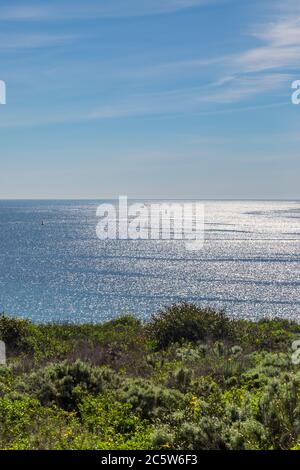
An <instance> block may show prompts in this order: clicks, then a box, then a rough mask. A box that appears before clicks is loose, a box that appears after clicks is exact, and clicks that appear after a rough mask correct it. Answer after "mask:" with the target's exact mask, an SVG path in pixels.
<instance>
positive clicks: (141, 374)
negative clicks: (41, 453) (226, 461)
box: [0, 304, 300, 450]
mask: <svg viewBox="0 0 300 470" xmlns="http://www.w3.org/2000/svg"><path fill="white" fill-rule="evenodd" d="M0 339H2V340H3V341H5V343H6V346H7V356H8V360H7V365H6V366H0V448H1V449H186V450H188V449H191V450H201V449H300V365H297V364H295V362H297V361H295V360H294V361H292V354H293V350H292V343H293V341H295V340H297V339H300V326H299V325H297V324H295V323H291V322H289V321H285V320H279V319H274V320H262V321H259V322H256V323H254V322H250V321H246V320H232V319H230V318H228V317H227V316H226V315H225V314H224V313H223V312H217V311H214V310H211V309H201V308H198V307H196V306H194V305H190V304H180V305H174V306H171V307H169V308H167V309H165V310H164V311H161V312H159V313H158V314H156V315H154V316H153V317H152V318H151V319H150V320H149V322H148V323H142V322H140V321H139V320H137V319H136V318H135V317H133V316H123V317H121V318H118V319H116V320H113V321H109V322H107V323H103V324H96V325H94V324H84V325H72V324H47V325H38V324H34V323H31V322H29V321H26V320H21V319H16V318H13V317H9V316H4V315H2V316H0ZM295 354H296V353H294V358H295V357H296V356H295ZM299 356H300V355H299Z"/></svg>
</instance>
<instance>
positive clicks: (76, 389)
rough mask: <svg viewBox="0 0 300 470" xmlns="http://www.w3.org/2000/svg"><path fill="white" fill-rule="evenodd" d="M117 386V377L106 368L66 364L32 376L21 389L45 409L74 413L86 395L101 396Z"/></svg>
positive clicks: (54, 365) (82, 364) (45, 369)
mask: <svg viewBox="0 0 300 470" xmlns="http://www.w3.org/2000/svg"><path fill="white" fill-rule="evenodd" d="M117 382H118V378H117V375H116V373H115V372H114V371H112V370H111V369H108V368H106V367H92V366H90V365H89V364H86V363H84V362H81V361H76V362H75V363H74V364H69V363H67V362H66V361H64V362H61V363H58V364H53V365H49V366H47V367H45V368H44V369H40V370H38V371H37V372H34V373H32V374H31V375H30V376H29V377H28V379H27V380H26V381H25V383H24V384H22V386H23V388H24V389H25V391H26V392H27V393H33V394H34V395H35V396H36V397H37V398H38V399H39V400H40V402H41V403H42V404H43V405H48V404H56V405H58V406H60V407H61V408H62V409H64V410H74V409H77V405H78V403H79V401H80V400H81V399H82V398H83V397H84V396H85V395H86V394H93V395H96V394H98V393H102V392H103V391H104V390H105V389H106V388H108V387H112V386H114V385H116V383H117Z"/></svg>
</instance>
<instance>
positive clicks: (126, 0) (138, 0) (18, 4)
mask: <svg viewBox="0 0 300 470" xmlns="http://www.w3.org/2000/svg"><path fill="white" fill-rule="evenodd" d="M222 1H224V0H85V1H84V2H82V1H79V0H74V1H73V2H70V1H69V0H68V1H66V0H51V2H49V3H50V4H47V5H41V2H40V1H39V2H37V1H31V2H27V3H26V4H25V5H24V3H25V2H24V0H19V1H14V2H12V5H11V6H5V7H0V21H1V20H2V21H26V20H27V21H28V20H31V21H43V20H49V21H51V20H59V19H63V20H72V19H87V18H114V17H131V16H147V15H158V14H166V13H172V12H176V11H179V10H184V9H188V8H193V7H198V6H202V5H210V4H214V3H219V2H222Z"/></svg>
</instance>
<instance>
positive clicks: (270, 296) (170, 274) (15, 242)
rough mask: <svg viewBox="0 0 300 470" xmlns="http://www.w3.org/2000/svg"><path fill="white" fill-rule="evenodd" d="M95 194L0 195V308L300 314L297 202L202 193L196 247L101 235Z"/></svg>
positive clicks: (34, 312)
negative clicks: (197, 308) (184, 306)
mask: <svg viewBox="0 0 300 470" xmlns="http://www.w3.org/2000/svg"><path fill="white" fill-rule="evenodd" d="M100 202H101V201H0V309H1V311H4V312H6V313H11V314H14V315H20V316H24V317H30V318H31V319H32V320H35V321H39V322H48V321H71V322H78V323H79V322H85V321H93V322H96V321H103V320H107V319H110V318H113V317H115V316H119V315H120V314H121V313H124V312H132V313H134V314H136V315H137V316H139V317H140V318H147V317H148V316H149V315H150V314H151V313H153V312H154V311H156V310H158V309H159V308H161V307H163V306H165V305H169V304H171V303H174V302H178V301H192V302H195V303H197V304H199V305H211V306H214V307H217V308H221V307H222V308H225V309H226V310H227V312H228V313H229V314H230V315H232V316H236V317H244V318H251V319H256V318H259V317H271V316H274V315H276V316H279V317H285V318H291V319H295V320H298V321H300V202H299V201H284V202H280V201H276V202H274V201H273V202H268V201H262V202H257V201H234V202H232V201H226V202H224V201H206V202H204V205H205V222H206V224H205V229H206V230H205V244H204V248H203V249H202V250H201V251H197V252H190V251H187V250H186V248H185V245H184V243H183V242H181V241H111V240H110V241H105V242H104V241H99V240H98V239H97V237H96V224H97V222H98V219H97V217H96V208H97V206H98V204H99V203H100ZM42 221H44V225H43V226H42V224H41V223H42Z"/></svg>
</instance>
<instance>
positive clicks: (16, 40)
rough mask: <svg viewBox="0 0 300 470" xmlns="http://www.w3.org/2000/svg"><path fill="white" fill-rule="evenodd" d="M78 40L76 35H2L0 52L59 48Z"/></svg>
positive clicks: (0, 37) (0, 36)
mask: <svg viewBox="0 0 300 470" xmlns="http://www.w3.org/2000/svg"><path fill="white" fill-rule="evenodd" d="M75 39H76V37H75V36H74V35H67V34H47V33H37V34H32V33H30V34H13V35H12V34H1V35H0V51H1V52H3V51H11V50H15V49H36V48H42V47H50V46H58V45H60V44H65V43H68V42H73V41H74V40H75Z"/></svg>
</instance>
